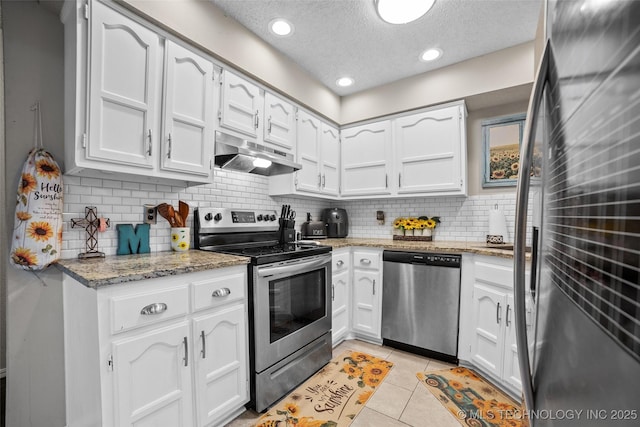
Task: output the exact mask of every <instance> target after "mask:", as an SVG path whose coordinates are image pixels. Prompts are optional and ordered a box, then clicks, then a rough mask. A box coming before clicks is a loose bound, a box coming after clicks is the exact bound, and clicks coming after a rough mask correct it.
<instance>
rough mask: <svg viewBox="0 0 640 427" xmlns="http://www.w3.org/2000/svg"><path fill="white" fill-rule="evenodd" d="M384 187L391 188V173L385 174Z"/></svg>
mask: <svg viewBox="0 0 640 427" xmlns="http://www.w3.org/2000/svg"><path fill="white" fill-rule="evenodd" d="M384 188H389V175H388V174H386V173H385V174H384Z"/></svg>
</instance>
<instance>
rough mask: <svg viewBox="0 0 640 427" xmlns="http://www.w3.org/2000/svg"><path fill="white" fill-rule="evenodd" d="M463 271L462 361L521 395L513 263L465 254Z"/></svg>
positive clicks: (508, 260) (501, 259)
mask: <svg viewBox="0 0 640 427" xmlns="http://www.w3.org/2000/svg"><path fill="white" fill-rule="evenodd" d="M462 268H463V280H462V281H463V285H462V286H463V291H462V294H461V307H460V308H461V310H460V312H461V313H462V316H463V318H461V321H460V325H461V332H460V345H459V348H460V354H459V358H460V360H462V361H466V362H468V363H470V364H471V365H473V366H475V367H477V368H478V369H479V370H480V371H481V372H483V373H485V374H487V375H488V376H489V377H490V378H491V379H492V380H494V381H496V382H497V383H499V384H502V385H503V386H505V387H506V388H507V389H509V390H510V391H511V392H513V393H514V394H516V395H517V394H519V393H520V391H521V387H522V383H521V381H520V371H519V365H518V347H517V345H516V332H515V327H516V326H515V313H514V299H513V261H512V260H511V259H503V258H497V257H488V256H482V255H470V254H465V256H464V260H463V265H462ZM464 288H466V289H464ZM465 300H466V301H465ZM465 313H466V314H465ZM465 317H466V318H465Z"/></svg>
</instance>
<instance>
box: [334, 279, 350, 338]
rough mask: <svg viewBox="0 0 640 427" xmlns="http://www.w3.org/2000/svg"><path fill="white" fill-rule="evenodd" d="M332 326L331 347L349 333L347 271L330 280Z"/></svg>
mask: <svg viewBox="0 0 640 427" xmlns="http://www.w3.org/2000/svg"><path fill="white" fill-rule="evenodd" d="M331 303H332V324H331V339H332V342H333V345H335V344H336V343H337V342H338V341H340V340H341V339H343V338H344V337H345V336H346V335H347V332H349V309H348V304H349V269H348V268H347V269H345V270H343V271H341V272H340V273H334V274H333V278H332V280H331Z"/></svg>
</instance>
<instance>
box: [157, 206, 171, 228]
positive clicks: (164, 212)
mask: <svg viewBox="0 0 640 427" xmlns="http://www.w3.org/2000/svg"><path fill="white" fill-rule="evenodd" d="M157 209H158V214H160V216H161V217H162V218H164V219H166V220H167V222H168V223H169V225H171V219H169V218H170V216H169V205H168V204H166V203H160V204H159V205H158V206H157Z"/></svg>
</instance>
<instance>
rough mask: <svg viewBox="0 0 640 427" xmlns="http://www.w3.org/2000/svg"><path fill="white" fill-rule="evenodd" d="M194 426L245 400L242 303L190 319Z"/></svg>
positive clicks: (213, 421)
mask: <svg viewBox="0 0 640 427" xmlns="http://www.w3.org/2000/svg"><path fill="white" fill-rule="evenodd" d="M193 326H194V328H193V333H194V337H193V339H194V343H195V345H194V359H195V372H196V374H195V384H196V387H195V390H196V398H197V400H198V401H197V414H198V426H204V425H214V424H215V425H217V423H216V421H219V419H220V418H221V417H223V416H225V415H228V414H229V412H230V411H233V410H235V409H237V408H239V407H241V406H242V405H243V404H244V403H246V402H247V401H248V400H249V389H248V386H247V369H248V365H247V363H248V362H247V354H248V349H247V325H246V321H245V305H244V304H237V305H233V306H231V307H228V308H226V309H223V310H221V311H219V312H216V313H214V314H211V315H207V316H202V317H198V318H195V319H194V323H193Z"/></svg>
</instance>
